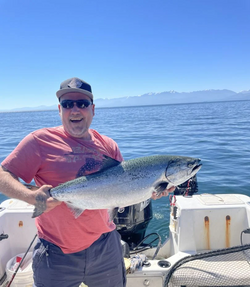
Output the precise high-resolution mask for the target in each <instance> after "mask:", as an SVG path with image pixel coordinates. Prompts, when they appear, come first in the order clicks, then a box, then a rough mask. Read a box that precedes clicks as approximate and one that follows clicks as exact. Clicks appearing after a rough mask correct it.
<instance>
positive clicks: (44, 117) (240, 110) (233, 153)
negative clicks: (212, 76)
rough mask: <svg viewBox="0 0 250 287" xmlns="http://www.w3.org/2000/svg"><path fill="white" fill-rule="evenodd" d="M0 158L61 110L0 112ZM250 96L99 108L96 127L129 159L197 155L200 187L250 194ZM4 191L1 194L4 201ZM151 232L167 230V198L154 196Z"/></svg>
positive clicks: (56, 120)
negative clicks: (248, 98) (199, 161)
mask: <svg viewBox="0 0 250 287" xmlns="http://www.w3.org/2000/svg"><path fill="white" fill-rule="evenodd" d="M0 119H1V126H0V162H1V161H2V160H3V159H4V158H5V157H6V156H7V155H8V154H9V153H10V152H11V151H12V150H13V149H14V148H15V146H16V145H17V144H18V143H19V142H20V140H21V139H22V138H23V137H24V136H26V135H27V134H28V133H29V132H31V131H33V130H36V129H39V128H42V127H51V126H57V125H60V124H61V121H60V117H59V114H58V111H36V112H16V113H0ZM249 125H250V101H237V102H216V103H196V104H178V105H162V106H145V107H143V106H141V107H124V108H106V109H98V108H97V109H96V114H95V117H94V120H93V123H92V126H91V127H92V128H94V129H96V130H97V131H99V132H100V133H102V134H105V135H107V136H109V137H111V138H113V139H114V140H115V141H116V142H117V143H118V145H119V147H120V149H121V152H122V154H123V157H124V159H125V160H127V159H131V158H135V157H141V156H147V155H154V154H169V155H170V154H171V155H182V156H191V157H198V158H200V159H201V160H202V164H203V166H202V168H201V170H200V171H199V172H198V174H197V179H198V188H199V191H198V192H199V193H242V194H246V195H250V176H249V174H250V146H249V143H250V127H249ZM4 199H6V197H5V196H4V195H2V194H0V202H1V201H3V200H4ZM153 214H154V218H153V219H152V221H151V222H150V224H149V227H148V230H147V233H151V232H158V233H159V234H160V235H161V237H162V238H163V239H165V237H166V236H167V235H168V223H169V200H168V198H167V197H165V198H161V199H159V200H156V201H153Z"/></svg>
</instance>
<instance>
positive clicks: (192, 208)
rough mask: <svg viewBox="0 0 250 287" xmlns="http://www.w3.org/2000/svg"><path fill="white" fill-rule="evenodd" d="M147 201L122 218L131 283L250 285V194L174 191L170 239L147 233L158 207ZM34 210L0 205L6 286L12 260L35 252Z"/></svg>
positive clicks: (0, 261)
mask: <svg viewBox="0 0 250 287" xmlns="http://www.w3.org/2000/svg"><path fill="white" fill-rule="evenodd" d="M143 204H144V208H142V205H140V206H138V205H137V206H132V207H128V209H127V210H125V212H124V213H123V214H121V215H120V216H118V218H117V219H116V224H117V228H118V231H119V232H120V233H121V235H122V241H121V244H122V248H123V253H124V262H125V266H126V269H127V287H145V286H154V287H166V286H168V287H170V286H171V287H177V286H178V287H181V286H187V287H188V286H250V197H249V196H247V195H244V194H237V193H235V194H217V193H213V194H208V193H204V194H203V193H201V194H196V193H194V194H191V195H190V194H187V193H185V194H175V195H172V196H171V197H170V203H169V206H166V210H165V211H164V210H162V212H169V221H168V223H166V224H168V225H169V236H168V238H167V239H166V240H165V242H161V239H160V237H159V235H158V233H157V232H155V233H152V234H148V235H147V236H145V231H146V229H147V226H148V222H149V221H150V219H151V217H152V207H151V204H150V201H148V202H146V203H145V202H144V203H143ZM32 213H33V206H32V205H29V204H27V203H25V202H22V201H20V200H16V199H7V200H5V201H3V202H2V203H1V205H0V286H1V287H4V286H8V284H9V283H8V282H10V277H9V276H7V275H6V273H8V272H7V271H8V270H7V269H6V265H8V263H9V262H10V260H13V258H16V256H17V255H18V254H25V252H26V254H27V251H29V252H31V251H32V248H33V246H34V244H33V245H32V246H31V243H32V241H34V239H35V235H36V227H35V223H34V219H33V218H32ZM138 214H139V215H140V216H139V215H138ZM140 218H141V220H140ZM147 241H150V242H149V243H146V242H147ZM29 246H30V248H29V250H27V248H28V247H29ZM18 273H19V271H18V272H16V277H18ZM15 280H16V278H15V279H14V280H13V283H14V282H15ZM19 281H20V279H19ZM13 286H23V287H30V286H32V284H30V285H27V284H26V285H25V284H23V285H22V283H19V285H13ZM81 286H85V285H84V284H82V285H81Z"/></svg>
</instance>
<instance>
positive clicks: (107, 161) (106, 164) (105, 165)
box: [98, 155, 120, 173]
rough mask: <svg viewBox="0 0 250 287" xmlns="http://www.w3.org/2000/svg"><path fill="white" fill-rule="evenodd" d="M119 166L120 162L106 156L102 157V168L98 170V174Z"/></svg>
mask: <svg viewBox="0 0 250 287" xmlns="http://www.w3.org/2000/svg"><path fill="white" fill-rule="evenodd" d="M119 164H120V161H118V160H116V159H113V158H111V157H109V156H107V155H103V161H102V166H101V168H100V169H99V170H98V173H99V172H103V171H104V170H106V169H109V168H111V167H114V166H117V165H119Z"/></svg>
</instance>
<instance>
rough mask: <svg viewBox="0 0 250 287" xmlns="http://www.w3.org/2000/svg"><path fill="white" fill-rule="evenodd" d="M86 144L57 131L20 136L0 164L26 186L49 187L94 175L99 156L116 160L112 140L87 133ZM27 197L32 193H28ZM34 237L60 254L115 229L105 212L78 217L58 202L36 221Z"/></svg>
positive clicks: (46, 130)
mask: <svg viewBox="0 0 250 287" xmlns="http://www.w3.org/2000/svg"><path fill="white" fill-rule="evenodd" d="M89 132H90V135H91V140H82V139H78V138H74V137H71V136H70V135H68V134H67V133H66V132H65V131H64V128H63V127H62V126H59V127H54V128H43V129H40V130H37V131H35V132H32V133H30V134H29V135H28V136H26V137H25V138H24V139H23V140H22V141H21V142H20V143H19V145H18V146H17V147H16V148H15V149H14V151H13V152H12V153H11V154H10V155H9V156H8V157H7V158H6V159H5V160H4V161H3V162H2V166H4V167H5V168H6V169H7V170H9V171H10V172H12V173H13V174H15V175H16V176H17V177H19V178H21V179H22V180H24V181H25V182H27V183H29V182H31V180H32V179H34V181H35V183H36V185H38V186H42V185H44V184H49V185H52V186H53V187H55V186H57V185H59V184H61V183H64V182H66V181H69V180H72V179H75V178H76V177H79V176H84V175H88V174H91V173H93V172H96V171H98V170H99V169H100V167H101V164H102V160H103V155H106V156H109V157H111V158H114V159H116V160H118V161H122V160H123V158H122V155H121V153H120V151H119V148H118V146H117V144H116V142H115V141H113V140H112V139H110V138H108V137H107V136H104V135H100V134H99V133H98V132H97V131H95V130H91V129H90V130H89ZM31 192H32V191H31ZM36 226H37V229H38V236H39V237H40V238H43V239H45V240H47V241H49V242H51V243H53V244H56V245H57V246H59V247H60V248H61V249H62V251H63V252H64V253H74V252H78V251H81V250H84V249H86V248H88V247H89V246H90V245H91V244H92V243H93V242H94V241H96V240H97V239H98V238H99V237H100V236H101V234H102V233H106V232H110V231H112V230H114V229H115V224H114V223H113V222H112V221H110V220H109V214H108V211H107V210H106V209H100V210H85V211H84V212H83V213H82V214H81V215H80V216H79V217H78V218H75V217H74V215H73V213H72V211H71V210H70V209H69V208H68V206H67V205H66V204H65V203H64V202H63V203H62V204H61V205H59V206H57V207H55V208H54V209H52V210H51V211H49V212H47V213H43V214H42V215H40V216H39V217H37V218H36Z"/></svg>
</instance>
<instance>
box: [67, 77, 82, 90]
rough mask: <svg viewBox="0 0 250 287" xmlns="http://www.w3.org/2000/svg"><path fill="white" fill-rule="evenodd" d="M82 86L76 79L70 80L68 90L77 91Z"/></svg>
mask: <svg viewBox="0 0 250 287" xmlns="http://www.w3.org/2000/svg"><path fill="white" fill-rule="evenodd" d="M81 86H82V82H81V81H80V80H78V79H72V81H71V82H70V83H69V84H68V87H69V88H72V89H74V88H75V89H78V88H80V87H81Z"/></svg>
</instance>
